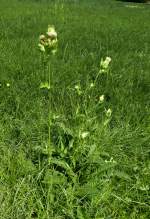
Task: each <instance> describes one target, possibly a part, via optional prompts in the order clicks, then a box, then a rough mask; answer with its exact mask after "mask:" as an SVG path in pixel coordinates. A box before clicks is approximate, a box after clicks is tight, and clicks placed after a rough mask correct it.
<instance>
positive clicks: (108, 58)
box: [105, 56, 111, 64]
mask: <svg viewBox="0 0 150 219" xmlns="http://www.w3.org/2000/svg"><path fill="white" fill-rule="evenodd" d="M105 62H107V63H108V64H109V63H110V62H111V58H110V57H108V56H107V57H106V59H105Z"/></svg>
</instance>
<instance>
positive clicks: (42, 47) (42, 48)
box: [38, 43, 45, 52]
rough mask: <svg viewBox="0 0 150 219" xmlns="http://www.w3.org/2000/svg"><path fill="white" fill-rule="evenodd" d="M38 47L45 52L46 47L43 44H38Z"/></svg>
mask: <svg viewBox="0 0 150 219" xmlns="http://www.w3.org/2000/svg"><path fill="white" fill-rule="evenodd" d="M38 47H39V49H40V51H41V52H45V47H44V46H43V45H42V44H41V43H39V44H38Z"/></svg>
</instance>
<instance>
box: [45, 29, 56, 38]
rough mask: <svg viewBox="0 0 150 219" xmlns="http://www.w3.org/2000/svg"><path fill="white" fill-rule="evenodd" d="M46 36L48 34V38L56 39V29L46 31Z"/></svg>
mask: <svg viewBox="0 0 150 219" xmlns="http://www.w3.org/2000/svg"><path fill="white" fill-rule="evenodd" d="M47 36H48V37H49V38H50V39H56V38H57V33H56V31H53V32H47Z"/></svg>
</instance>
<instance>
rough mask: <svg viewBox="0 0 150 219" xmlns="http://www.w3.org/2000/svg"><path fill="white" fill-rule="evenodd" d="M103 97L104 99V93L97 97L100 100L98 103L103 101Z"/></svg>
mask: <svg viewBox="0 0 150 219" xmlns="http://www.w3.org/2000/svg"><path fill="white" fill-rule="evenodd" d="M104 99H105V96H104V95H101V96H100V97H99V102H100V103H103V102H104Z"/></svg>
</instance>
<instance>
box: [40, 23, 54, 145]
mask: <svg viewBox="0 0 150 219" xmlns="http://www.w3.org/2000/svg"><path fill="white" fill-rule="evenodd" d="M57 47H58V40H57V32H56V30H55V27H54V26H51V25H48V29H47V32H46V33H45V34H41V35H40V36H39V44H38V48H39V51H40V52H41V53H42V56H41V60H42V61H43V62H44V69H43V73H45V75H44V77H45V81H44V82H42V83H41V84H40V88H41V89H47V90H49V91H50V89H51V83H52V82H51V79H52V78H51V74H52V71H51V59H52V57H53V56H54V55H55V54H56V52H57ZM50 95H51V94H50V92H49V103H48V108H49V131H48V132H49V146H50V144H51V140H50V127H51V114H52V113H51V111H52V110H51V102H50V101H51V100H50V99H51V98H50Z"/></svg>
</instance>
